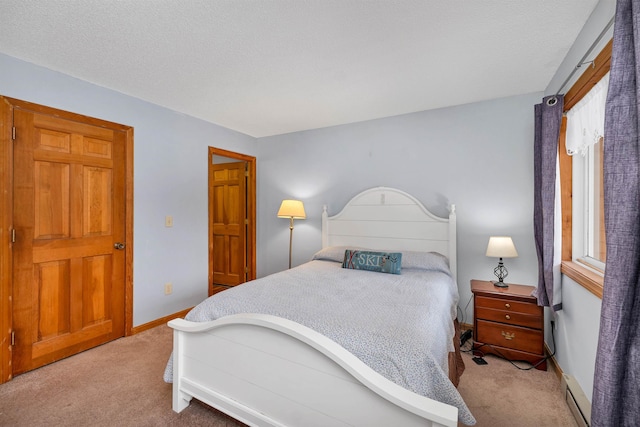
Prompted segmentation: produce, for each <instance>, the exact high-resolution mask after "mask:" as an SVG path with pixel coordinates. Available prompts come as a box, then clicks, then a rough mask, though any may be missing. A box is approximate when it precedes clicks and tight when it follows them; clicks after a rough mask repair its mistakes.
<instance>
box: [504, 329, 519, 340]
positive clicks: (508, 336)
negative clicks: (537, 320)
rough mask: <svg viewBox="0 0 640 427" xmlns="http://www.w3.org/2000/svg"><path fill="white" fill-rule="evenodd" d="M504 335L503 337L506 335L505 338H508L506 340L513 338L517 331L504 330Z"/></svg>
mask: <svg viewBox="0 0 640 427" xmlns="http://www.w3.org/2000/svg"><path fill="white" fill-rule="evenodd" d="M502 336H503V337H504V339H506V340H512V339H513V338H514V337H515V336H516V333H515V332H505V331H502Z"/></svg>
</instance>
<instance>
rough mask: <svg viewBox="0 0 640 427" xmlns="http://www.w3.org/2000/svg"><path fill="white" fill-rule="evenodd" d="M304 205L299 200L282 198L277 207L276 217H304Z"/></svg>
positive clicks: (305, 215)
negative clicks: (278, 207)
mask: <svg viewBox="0 0 640 427" xmlns="http://www.w3.org/2000/svg"><path fill="white" fill-rule="evenodd" d="M306 217H307V214H306V213H305V212H304V205H303V204H302V202H301V201H300V200H283V201H282V204H281V205H280V209H278V218H293V219H305V218H306Z"/></svg>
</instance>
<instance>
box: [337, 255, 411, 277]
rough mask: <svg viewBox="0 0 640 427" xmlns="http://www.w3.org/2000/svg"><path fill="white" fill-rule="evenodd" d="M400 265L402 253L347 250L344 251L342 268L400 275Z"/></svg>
mask: <svg viewBox="0 0 640 427" xmlns="http://www.w3.org/2000/svg"><path fill="white" fill-rule="evenodd" d="M401 263H402V253H400V252H373V251H359V250H354V249H347V250H346V251H344V260H343V261H342V268H350V269H354V270H369V271H377V272H380V273H391V274H400V269H401Z"/></svg>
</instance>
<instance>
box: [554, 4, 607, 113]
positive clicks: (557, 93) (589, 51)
mask: <svg viewBox="0 0 640 427" xmlns="http://www.w3.org/2000/svg"><path fill="white" fill-rule="evenodd" d="M614 19H615V16H612V17H611V20H610V21H609V23H608V24H607V26H606V27H604V30H602V32H601V33H600V35H599V36H598V38H597V39H596V41H594V42H593V43H592V44H591V46H589V49H587V53H585V54H584V56H583V57H582V59H581V60H580V61H579V62H578V65H576V66H575V68H574V69H573V71H571V73H570V74H569V76H568V77H567V79H566V80H565V81H564V82H563V83H562V85H560V89H558V92H556V95H555V96H558V95H560V92H562V89H564V87H565V86H566V85H567V83H569V81H570V80H571V79H572V78H573V76H574V75H575V74H576V72H577V71H578V70H579V69H580V67H581V66H583V65H584V64H593V61H586V59H587V57H588V56H589V55H590V54H591V51H592V50H593V49H594V48H595V47H596V46H597V45H598V43H600V40H602V38H603V37H604V35H605V34H606V33H607V31H609V28H611V26H612V25H613V21H614ZM555 96H554V97H553V98H550V99H549V100H548V101H547V103H549V101H551V100H553V103H551V104H549V105H553V104H555V103H556V99H555Z"/></svg>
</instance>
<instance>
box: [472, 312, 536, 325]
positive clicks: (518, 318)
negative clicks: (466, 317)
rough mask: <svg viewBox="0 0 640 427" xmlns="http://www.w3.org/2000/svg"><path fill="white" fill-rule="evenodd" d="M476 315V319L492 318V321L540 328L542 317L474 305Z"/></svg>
mask: <svg viewBox="0 0 640 427" xmlns="http://www.w3.org/2000/svg"><path fill="white" fill-rule="evenodd" d="M476 317H477V318H478V319H484V320H493V321H494V322H502V323H509V324H511V325H516V326H524V327H526V328H535V329H542V317H541V316H538V315H531V314H523V313H517V312H512V311H505V310H494V309H492V308H485V307H476Z"/></svg>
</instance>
